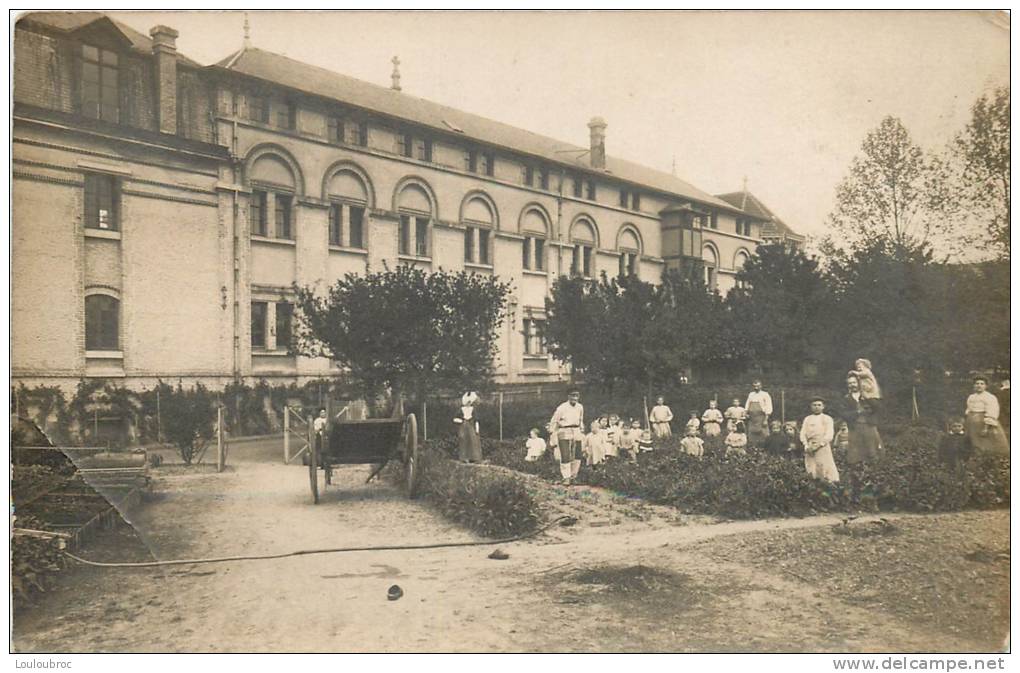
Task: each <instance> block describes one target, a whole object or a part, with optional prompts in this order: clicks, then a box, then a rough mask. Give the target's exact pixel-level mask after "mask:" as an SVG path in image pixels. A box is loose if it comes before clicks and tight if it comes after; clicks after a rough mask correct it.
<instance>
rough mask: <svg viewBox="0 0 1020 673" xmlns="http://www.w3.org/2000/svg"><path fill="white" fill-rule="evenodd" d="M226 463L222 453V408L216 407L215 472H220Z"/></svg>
mask: <svg viewBox="0 0 1020 673" xmlns="http://www.w3.org/2000/svg"><path fill="white" fill-rule="evenodd" d="M225 463H226V454H225V453H224V452H223V407H216V471H217V472H222V471H223V466H224V464H225Z"/></svg>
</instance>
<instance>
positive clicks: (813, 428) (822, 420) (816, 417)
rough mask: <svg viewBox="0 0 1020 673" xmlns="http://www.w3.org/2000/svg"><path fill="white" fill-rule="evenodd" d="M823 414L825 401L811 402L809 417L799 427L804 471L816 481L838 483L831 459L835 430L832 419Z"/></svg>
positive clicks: (817, 398)
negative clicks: (802, 446) (822, 480)
mask: <svg viewBox="0 0 1020 673" xmlns="http://www.w3.org/2000/svg"><path fill="white" fill-rule="evenodd" d="M824 412H825V400H823V399H822V398H821V397H816V398H814V399H812V400H811V415H810V416H808V417H807V418H805V419H804V422H803V423H801V426H800V441H801V443H802V444H803V445H804V469H805V470H807V473H808V474H809V475H810V476H812V477H815V478H816V479H825V480H827V481H831V482H832V483H834V484H835V483H837V482H838V481H839V472H838V471H837V470H836V462H835V461H834V460H833V459H832V438H833V437H834V436H835V434H836V433H835V430H834V429H833V426H832V417H831V416H829V415H828V414H826V413H824Z"/></svg>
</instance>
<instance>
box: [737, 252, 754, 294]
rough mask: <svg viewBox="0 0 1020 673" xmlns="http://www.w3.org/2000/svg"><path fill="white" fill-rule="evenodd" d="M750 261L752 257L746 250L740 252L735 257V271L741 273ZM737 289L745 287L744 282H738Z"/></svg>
mask: <svg viewBox="0 0 1020 673" xmlns="http://www.w3.org/2000/svg"><path fill="white" fill-rule="evenodd" d="M750 259H751V255H749V254H748V253H747V251H746V250H738V251H737V254H736V255H734V256H733V269H734V270H735V271H737V272H738V273H739V272H740V270H741V269H743V268H744V265H745V264H747V262H748V261H749V260H750ZM737 287H744V282H743V281H739V280H738V281H737Z"/></svg>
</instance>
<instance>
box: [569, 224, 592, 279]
mask: <svg viewBox="0 0 1020 673" xmlns="http://www.w3.org/2000/svg"><path fill="white" fill-rule="evenodd" d="M570 242H571V243H572V244H573V246H574V250H573V256H572V258H571V262H570V273H571V274H572V275H575V276H583V277H585V278H591V277H592V275H593V273H594V271H595V269H594V265H593V263H592V262H593V259H592V257H593V255H594V252H595V247H596V245H597V243H598V237H597V234H596V230H595V223H594V222H592V221H591V220H589V219H588V218H586V217H581V218H578V219H577V220H574V223H573V224H572V225H571V226H570Z"/></svg>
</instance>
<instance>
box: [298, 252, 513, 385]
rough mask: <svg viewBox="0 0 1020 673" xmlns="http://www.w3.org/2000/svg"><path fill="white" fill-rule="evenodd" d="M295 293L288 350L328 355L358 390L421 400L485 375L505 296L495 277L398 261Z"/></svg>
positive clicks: (475, 381) (477, 382)
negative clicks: (321, 289) (321, 290)
mask: <svg viewBox="0 0 1020 673" xmlns="http://www.w3.org/2000/svg"><path fill="white" fill-rule="evenodd" d="M295 290H296V292H297V301H296V305H297V308H298V314H297V330H296V332H297V344H296V347H295V350H296V352H299V353H300V354H302V355H307V356H312V357H328V358H331V359H333V360H336V361H337V362H339V363H340V365H341V367H342V368H343V369H344V370H345V371H346V373H347V375H348V376H349V378H350V380H351V382H352V383H353V384H354V385H355V386H356V387H357V388H358V389H359V390H360V391H361V392H363V393H365V394H368V395H374V394H377V393H379V392H381V391H382V390H384V389H385V388H389V389H390V390H391V391H392V392H393V393H394V397H398V396H399V395H400V394H401V393H404V392H407V393H409V394H413V395H416V396H417V397H418V399H421V397H422V396H423V395H424V394H425V392H426V391H428V390H460V389H468V388H471V389H475V388H481V387H484V385H485V384H486V383H487V382H489V381H490V380H491V379H492V375H493V371H494V370H493V361H494V359H495V357H496V355H497V330H498V329H499V328H500V326H501V325H502V324H503V320H504V318H505V317H506V310H507V297H508V295H509V293H510V286H509V284H506V283H503V282H501V281H499V280H498V279H497V278H495V277H491V276H485V275H481V274H473V273H467V272H459V273H451V272H447V271H439V272H434V273H425V272H424V271H422V270H420V269H415V268H413V267H410V266H399V267H397V268H396V269H395V270H390V269H386V270H385V271H381V272H376V273H369V274H366V275H363V276H361V275H356V274H347V275H346V276H344V277H343V278H341V279H340V280H338V281H337V282H336V283H335V284H334V285H333V286H331V287H330V288H329V289H328V291H327V293H326V295H325V296H320V295H318V294H317V293H316V291H315V288H314V287H298V288H295Z"/></svg>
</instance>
